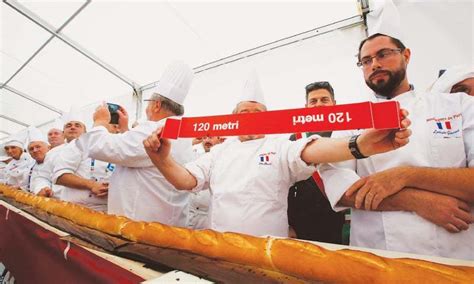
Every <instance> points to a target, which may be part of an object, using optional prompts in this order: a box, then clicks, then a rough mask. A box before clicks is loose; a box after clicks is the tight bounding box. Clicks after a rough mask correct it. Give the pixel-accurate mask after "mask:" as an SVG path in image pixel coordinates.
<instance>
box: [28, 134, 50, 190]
mask: <svg viewBox="0 0 474 284" xmlns="http://www.w3.org/2000/svg"><path fill="white" fill-rule="evenodd" d="M28 141H29V142H28V147H27V149H28V153H30V155H31V157H32V158H33V159H34V160H35V163H34V164H33V165H32V166H31V168H30V169H29V170H28V175H27V176H26V177H25V178H26V186H25V188H24V190H26V191H28V192H33V193H35V194H37V193H38V192H35V191H34V190H33V189H34V188H35V186H34V185H33V180H34V179H36V178H35V177H36V176H38V173H39V172H40V171H41V170H42V168H43V167H44V160H45V158H46V155H47V153H48V151H49V150H50V149H51V146H50V145H49V144H48V140H47V138H46V136H45V135H44V134H43V133H42V132H41V131H40V130H39V129H38V128H36V127H34V126H33V127H32V126H30V127H29V128H28ZM36 180H37V179H36ZM49 190H51V189H49ZM49 194H51V192H49Z"/></svg>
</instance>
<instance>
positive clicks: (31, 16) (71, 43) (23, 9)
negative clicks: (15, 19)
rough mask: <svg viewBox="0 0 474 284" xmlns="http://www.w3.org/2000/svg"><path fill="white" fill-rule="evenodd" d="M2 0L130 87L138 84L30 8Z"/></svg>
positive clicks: (15, 2) (10, 0) (11, 0)
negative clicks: (57, 29)
mask: <svg viewBox="0 0 474 284" xmlns="http://www.w3.org/2000/svg"><path fill="white" fill-rule="evenodd" d="M3 2H4V3H5V4H7V5H8V6H10V7H11V8H13V9H14V10H15V11H17V12H18V13H20V14H22V15H23V16H25V17H26V18H28V19H29V20H31V21H32V22H34V23H35V24H37V25H38V26H40V27H41V28H43V29H44V30H46V31H47V32H49V33H50V34H52V35H53V36H54V37H57V38H58V39H60V40H61V41H63V42H64V43H65V44H67V45H69V46H70V47H72V48H73V49H74V50H76V51H77V52H79V53H80V54H82V55H84V56H85V57H87V58H88V59H89V60H91V61H92V62H94V63H96V64H97V65H99V66H100V67H102V68H103V69H105V70H107V71H108V72H109V73H110V74H112V75H114V76H115V77H117V78H118V79H120V80H121V81H123V82H124V83H125V84H127V85H129V86H131V87H132V88H134V87H135V86H136V85H138V84H137V83H135V82H134V81H133V80H131V79H129V78H127V77H126V76H125V75H123V74H121V73H120V72H118V71H117V70H116V69H114V68H113V67H112V66H110V65H108V64H107V63H105V62H103V61H102V60H100V59H99V58H98V57H96V56H94V55H93V54H92V53H91V52H89V51H87V50H86V49H85V48H84V47H82V46H80V45H79V44H78V43H76V42H74V41H73V40H72V39H70V38H68V37H67V36H65V35H63V34H61V33H57V32H56V31H55V30H54V27H52V26H51V25H50V24H48V23H47V22H45V21H44V20H42V19H41V18H40V17H39V16H37V15H36V14H34V13H33V12H31V11H30V10H28V9H27V8H26V7H24V6H22V5H21V4H20V3H18V2H17V1H13V0H9V1H8V0H3Z"/></svg>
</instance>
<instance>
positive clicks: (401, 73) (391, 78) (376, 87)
mask: <svg viewBox="0 0 474 284" xmlns="http://www.w3.org/2000/svg"><path fill="white" fill-rule="evenodd" d="M377 74H387V75H388V79H387V80H386V81H384V80H377V81H375V83H372V81H371V78H372V77H373V76H375V75H377ZM405 76H406V69H404V68H400V69H398V70H396V71H394V72H391V71H387V70H378V71H375V72H374V73H372V75H370V77H369V79H368V80H366V81H365V83H366V84H367V86H369V88H370V89H372V91H374V92H375V93H376V94H378V95H381V96H384V97H386V98H391V97H392V94H393V93H394V91H395V89H396V88H398V86H400V83H401V82H402V81H403V79H405Z"/></svg>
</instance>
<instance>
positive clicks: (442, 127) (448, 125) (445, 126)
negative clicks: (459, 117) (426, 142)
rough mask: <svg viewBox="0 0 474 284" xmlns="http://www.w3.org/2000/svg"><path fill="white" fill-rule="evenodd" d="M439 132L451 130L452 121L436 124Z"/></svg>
mask: <svg viewBox="0 0 474 284" xmlns="http://www.w3.org/2000/svg"><path fill="white" fill-rule="evenodd" d="M436 125H437V126H438V129H439V130H451V122H450V121H438V122H436Z"/></svg>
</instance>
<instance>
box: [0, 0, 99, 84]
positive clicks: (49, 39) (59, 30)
mask: <svg viewBox="0 0 474 284" xmlns="http://www.w3.org/2000/svg"><path fill="white" fill-rule="evenodd" d="M90 2H91V0H87V1H86V2H85V3H84V4H82V6H81V7H80V8H79V9H78V10H77V11H76V12H75V13H74V14H72V16H71V17H69V19H67V20H66V22H64V24H62V25H61V27H59V29H57V30H56V31H55V32H56V33H59V32H61V31H62V30H63V29H64V28H65V27H66V26H67V25H68V24H69V23H70V22H71V21H72V20H73V19H74V18H75V17H76V16H77V15H79V13H80V12H82V10H84V8H85V7H86V6H87V5H89V3H90ZM54 38H55V36H54V35H53V36H51V37H49V38H48V40H47V41H46V42H45V43H43V44H42V45H41V46H40V48H38V50H36V51H35V52H34V53H33V55H31V56H30V58H28V59H27V60H26V61H25V63H23V64H22V65H21V66H20V68H18V70H16V71H15V73H13V75H11V76H10V78H8V80H6V81H5V83H3V84H1V85H0V89H2V88H3V87H4V86H5V85H8V83H10V81H11V80H13V78H15V76H16V75H18V73H20V72H21V70H23V68H25V67H26V65H28V63H30V62H31V60H33V58H35V57H36V55H38V54H39V53H40V52H41V50H43V48H45V47H46V45H48V43H50V42H51V40H53V39H54Z"/></svg>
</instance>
